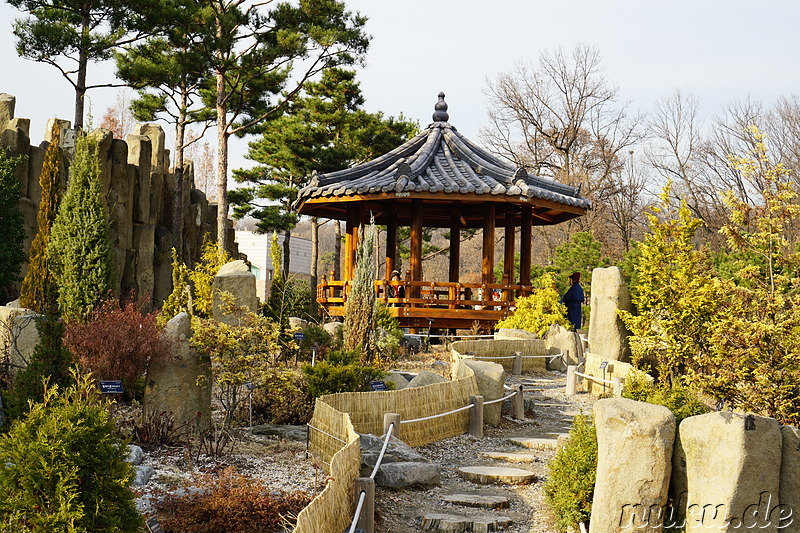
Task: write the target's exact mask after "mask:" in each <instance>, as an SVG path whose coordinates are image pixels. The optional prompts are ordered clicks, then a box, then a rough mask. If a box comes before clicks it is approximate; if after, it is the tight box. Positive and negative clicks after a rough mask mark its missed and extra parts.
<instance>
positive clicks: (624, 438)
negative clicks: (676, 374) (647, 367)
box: [589, 398, 675, 533]
mask: <svg viewBox="0 0 800 533" xmlns="http://www.w3.org/2000/svg"><path fill="white" fill-rule="evenodd" d="M594 419H595V427H596V428H597V478H596V481H595V488H594V500H593V502H592V518H591V521H590V526H589V531H590V533H616V532H623V531H624V532H633V531H662V530H663V523H661V521H660V520H655V519H654V518H656V516H652V515H655V514H656V513H657V512H658V510H660V509H662V508H663V506H665V505H666V503H667V491H668V487H669V481H670V475H671V471H672V446H673V443H674V440H675V417H674V416H673V415H672V413H671V412H670V410H669V409H667V408H666V407H663V406H660V405H653V404H649V403H644V402H636V401H633V400H628V399H625V398H610V399H605V400H598V401H597V402H595V404H594ZM652 510H655V512H654V513H650V515H648V514H647V513H648V512H650V511H652Z"/></svg>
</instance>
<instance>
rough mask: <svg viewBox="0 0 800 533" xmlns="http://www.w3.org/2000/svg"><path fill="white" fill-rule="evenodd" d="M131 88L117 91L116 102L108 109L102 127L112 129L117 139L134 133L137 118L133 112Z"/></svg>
mask: <svg viewBox="0 0 800 533" xmlns="http://www.w3.org/2000/svg"><path fill="white" fill-rule="evenodd" d="M129 93H130V91H129V89H123V90H121V91H118V92H117V97H116V99H115V100H114V103H113V104H112V105H111V106H109V107H108V109H106V112H105V114H104V115H103V120H102V122H100V127H101V128H105V129H107V130H109V131H111V132H112V133H113V134H114V137H115V138H117V139H124V138H125V137H127V136H128V135H130V134H131V133H133V126H134V124H136V120H135V119H134V118H133V115H132V114H131V98H130V94H129Z"/></svg>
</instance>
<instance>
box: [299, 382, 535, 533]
mask: <svg viewBox="0 0 800 533" xmlns="http://www.w3.org/2000/svg"><path fill="white" fill-rule="evenodd" d="M503 387H504V388H505V389H506V390H510V391H511V392H510V394H507V395H505V396H503V397H501V398H497V399H496V400H491V401H488V402H484V401H483V396H471V397H470V400H471V403H470V404H468V405H465V406H463V407H459V408H457V409H452V410H450V411H447V412H444V413H438V414H435V415H431V416H425V417H420V418H414V419H410V420H400V415H399V414H397V413H386V414H385V415H384V424H385V425H386V437H385V438H384V440H383V446H382V447H381V452H380V454H379V455H378V459H377V461H376V462H375V466H374V468H373V469H372V473H371V474H370V475H369V477H367V478H358V479H356V480H355V492H356V493H357V494H358V502H357V503H356V509H355V513H354V515H353V520H352V522H351V524H350V529H349V530H348V533H355V531H356V530H357V529H360V530H363V531H365V532H367V533H374V531H375V523H374V522H375V476H376V475H377V474H378V470H379V469H380V467H381V463H382V462H383V457H384V454H385V453H386V449H387V447H388V446H389V440H390V439H391V438H392V433H393V432H394V431H395V428H396V427H397V429H399V428H400V427H401V425H402V424H411V423H413V422H424V421H428V420H433V419H435V418H440V417H443V416H448V415H452V414H456V413H459V412H462V411H467V410H469V411H470V423H469V433H470V434H471V435H474V436H477V437H483V407H484V405H491V404H495V403H499V402H502V401H505V400H508V399H510V398H513V397H517V402H515V403H516V405H515V409H514V417H515V418H518V419H522V418H524V415H525V413H524V399H523V393H524V390H523V388H522V386H521V385H520V386H518V387H516V388H510V387H508V386H506V385H504V386H503ZM309 427H310V428H313V426H311V425H310V424H309ZM314 429H316V430H317V431H322V430H319V429H318V428H314ZM323 433H324V432H323ZM398 433H399V431H398ZM398 438H399V435H398Z"/></svg>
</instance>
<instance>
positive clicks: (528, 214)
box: [519, 205, 533, 285]
mask: <svg viewBox="0 0 800 533" xmlns="http://www.w3.org/2000/svg"><path fill="white" fill-rule="evenodd" d="M532 247H533V208H532V207H531V206H529V205H526V206H524V207H523V208H522V224H521V226H520V232H519V284H520V285H530V284H531V261H532V259H533V258H532V256H533V252H532Z"/></svg>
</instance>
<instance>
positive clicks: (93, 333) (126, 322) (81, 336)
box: [65, 300, 169, 398]
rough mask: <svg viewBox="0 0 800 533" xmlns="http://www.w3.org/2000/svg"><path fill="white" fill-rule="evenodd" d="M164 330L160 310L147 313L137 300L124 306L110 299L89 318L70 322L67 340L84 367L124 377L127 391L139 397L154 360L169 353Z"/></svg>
mask: <svg viewBox="0 0 800 533" xmlns="http://www.w3.org/2000/svg"><path fill="white" fill-rule="evenodd" d="M161 333H162V328H161V327H159V326H158V325H157V324H156V313H149V314H143V313H142V312H141V311H139V309H138V308H137V306H136V304H134V303H133V302H129V303H127V304H125V305H124V306H121V305H120V302H119V301H118V300H109V301H107V302H105V303H104V304H102V305H101V306H99V307H97V308H96V309H95V310H94V311H93V312H92V314H91V315H90V316H89V320H88V321H87V322H85V323H82V324H81V323H75V322H73V323H71V324H69V325H68V326H67V330H66V334H65V340H66V343H67V346H68V347H69V349H70V351H72V353H73V354H75V357H76V358H77V359H78V361H79V362H80V365H81V367H82V368H83V369H84V370H86V371H90V372H92V374H93V375H94V377H95V378H96V379H119V380H122V383H123V388H124V390H125V393H126V395H128V397H131V398H137V397H139V396H140V395H141V392H142V390H143V380H142V379H141V378H143V377H144V374H145V372H146V371H147V365H148V364H149V362H150V360H151V359H153V358H155V357H166V356H167V354H168V353H169V344H168V342H167V341H166V340H164V339H163V338H162V335H161Z"/></svg>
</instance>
